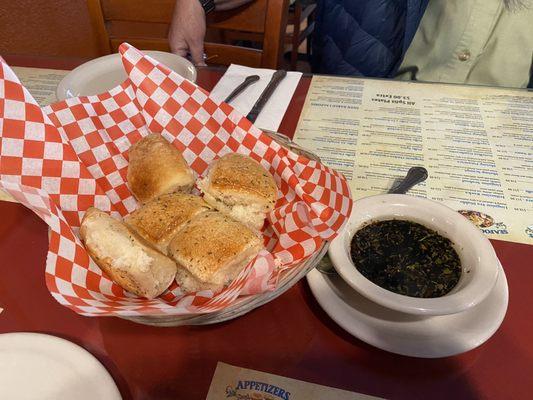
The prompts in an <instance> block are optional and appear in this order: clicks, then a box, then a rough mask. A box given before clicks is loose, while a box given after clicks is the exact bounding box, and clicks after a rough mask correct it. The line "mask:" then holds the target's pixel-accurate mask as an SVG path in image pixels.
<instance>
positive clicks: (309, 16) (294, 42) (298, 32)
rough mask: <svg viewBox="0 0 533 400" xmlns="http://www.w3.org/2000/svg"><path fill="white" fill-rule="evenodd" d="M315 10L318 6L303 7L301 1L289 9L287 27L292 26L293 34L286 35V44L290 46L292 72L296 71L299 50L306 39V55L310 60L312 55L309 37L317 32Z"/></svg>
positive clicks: (296, 0) (307, 5)
mask: <svg viewBox="0 0 533 400" xmlns="http://www.w3.org/2000/svg"><path fill="white" fill-rule="evenodd" d="M315 9H316V4H313V3H311V4H306V5H303V4H302V2H301V0H295V2H294V4H292V5H291V7H290V9H289V19H288V22H287V25H288V26H292V32H289V33H287V34H286V36H285V43H286V44H288V45H289V46H290V52H291V61H290V69H291V70H295V69H296V66H297V65H296V63H297V62H298V48H299V47H300V45H301V44H302V43H303V41H304V40H306V39H307V42H306V47H307V49H306V53H307V54H306V55H307V58H308V59H309V56H310V53H311V44H310V41H309V39H310V38H309V37H310V36H311V35H312V34H313V31H314V30H315V21H314V14H315ZM304 21H306V26H305V28H304V29H303V30H302V29H301V26H302V23H303V22H304Z"/></svg>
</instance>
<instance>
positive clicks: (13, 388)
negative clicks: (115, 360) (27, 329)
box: [0, 333, 121, 400]
mask: <svg viewBox="0 0 533 400" xmlns="http://www.w3.org/2000/svg"><path fill="white" fill-rule="evenodd" d="M0 399H10V400H30V399H31V400H33V399H35V400H37V399H38V400H48V399H50V400H62V399H65V400H67V399H68V400H71V399H76V400H85V399H87V400H94V399H99V400H120V399H121V396H120V392H119V391H118V389H117V386H116V385H115V382H114V381H113V378H111V376H110V375H109V373H108V372H107V371H106V369H105V368H104V367H103V366H102V364H100V362H99V361H98V360H97V359H96V358H94V356H93V355H91V354H90V353H89V352H87V351H86V350H85V349H83V348H81V347H79V346H77V345H75V344H74V343H71V342H69V341H67V340H64V339H60V338H58V337H55V336H49V335H43V334H40V333H4V334H0Z"/></svg>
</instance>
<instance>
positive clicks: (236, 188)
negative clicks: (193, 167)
mask: <svg viewBox="0 0 533 400" xmlns="http://www.w3.org/2000/svg"><path fill="white" fill-rule="evenodd" d="M205 189H206V190H207V191H210V192H211V193H212V194H213V195H214V196H217V195H224V196H225V197H227V196H238V197H241V196H245V197H246V199H248V200H249V201H253V202H258V203H261V204H262V205H264V206H265V207H267V208H269V209H272V207H273V206H274V203H275V202H276V200H277V198H278V188H277V186H276V181H275V180H274V178H273V177H272V175H271V174H270V173H269V172H268V171H267V170H266V169H265V168H263V166H262V165H261V164H259V163H258V162H257V161H255V160H253V159H252V158H250V157H248V156H245V155H242V154H237V153H230V154H226V155H225V156H223V157H221V158H220V159H218V160H217V161H215V162H214V163H213V165H212V166H211V169H210V171H209V174H208V185H207V187H206V188H205ZM224 200H225V199H224ZM236 201H237V203H239V202H240V201H239V199H236Z"/></svg>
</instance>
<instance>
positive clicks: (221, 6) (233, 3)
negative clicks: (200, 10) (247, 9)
mask: <svg viewBox="0 0 533 400" xmlns="http://www.w3.org/2000/svg"><path fill="white" fill-rule="evenodd" d="M252 1H253V0H215V10H216V11H224V10H231V9H233V8H237V7H240V6H242V5H243V4H246V3H251V2H252Z"/></svg>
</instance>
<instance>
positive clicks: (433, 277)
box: [351, 220, 461, 298]
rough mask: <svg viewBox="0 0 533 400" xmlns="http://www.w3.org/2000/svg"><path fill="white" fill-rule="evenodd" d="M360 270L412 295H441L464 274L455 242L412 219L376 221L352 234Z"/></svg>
mask: <svg viewBox="0 0 533 400" xmlns="http://www.w3.org/2000/svg"><path fill="white" fill-rule="evenodd" d="M351 256H352V260H353V262H354V265H355V267H356V268H357V270H358V271H359V272H360V273H361V274H363V275H364V276H365V277H366V278H367V279H369V280H370V281H372V282H373V283H375V284H376V285H378V286H381V287H382V288H384V289H387V290H390V291H392V292H395V293H398V294H402V295H406V296H411V297H424V298H430V297H440V296H444V295H445V294H446V293H448V292H449V291H450V290H452V289H453V288H454V287H455V285H456V284H457V282H458V281H459V278H460V277H461V261H460V259H459V256H458V255H457V252H456V251H455V249H454V248H453V245H452V242H451V241H450V240H449V239H447V238H445V237H443V236H441V235H439V234H438V233H437V232H435V231H433V230H431V229H428V228H426V227H425V226H423V225H420V224H418V223H415V222H411V221H403V220H388V221H379V222H374V223H372V224H370V225H367V226H365V227H364V228H362V229H360V230H359V231H357V232H356V233H355V235H354V237H353V238H352V243H351Z"/></svg>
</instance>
